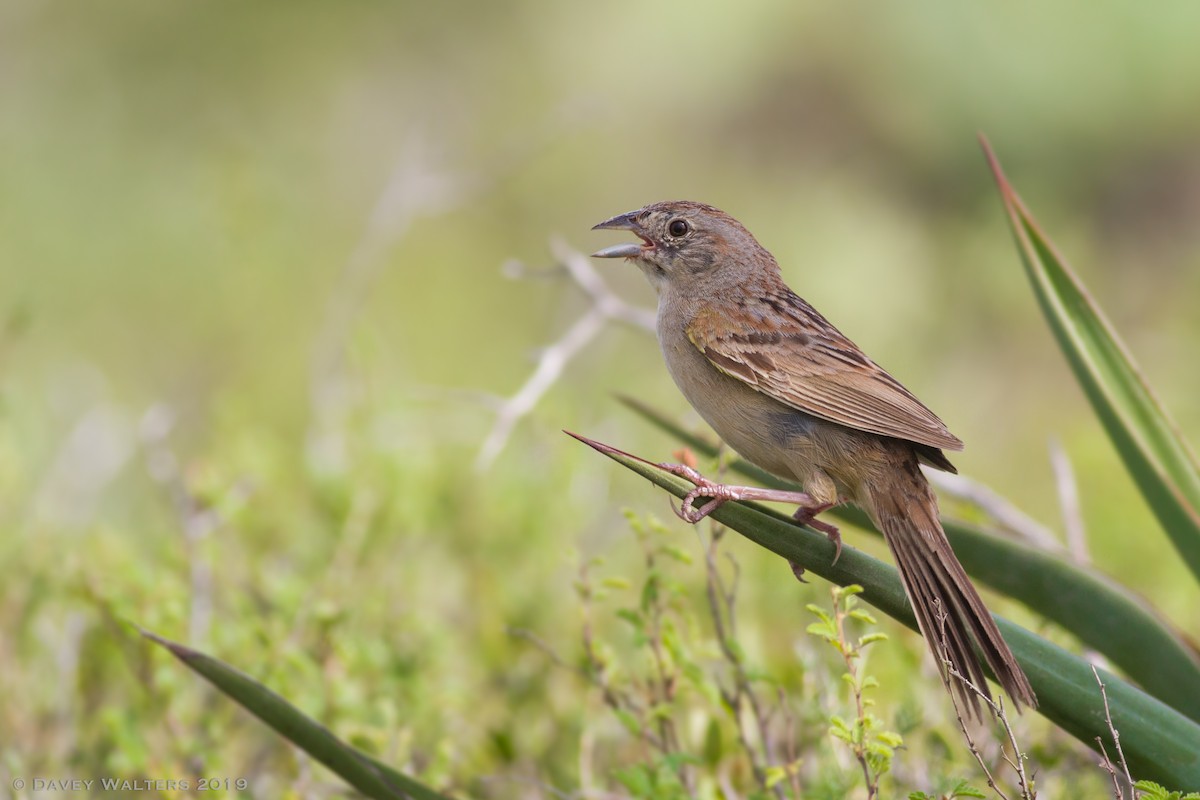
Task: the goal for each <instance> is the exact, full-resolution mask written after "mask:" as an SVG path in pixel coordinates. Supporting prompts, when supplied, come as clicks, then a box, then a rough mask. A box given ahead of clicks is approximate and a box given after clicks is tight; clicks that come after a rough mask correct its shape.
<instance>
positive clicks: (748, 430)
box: [658, 311, 820, 479]
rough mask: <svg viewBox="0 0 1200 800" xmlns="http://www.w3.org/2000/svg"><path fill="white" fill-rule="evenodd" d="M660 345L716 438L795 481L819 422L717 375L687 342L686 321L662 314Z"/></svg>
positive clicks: (673, 374)
mask: <svg viewBox="0 0 1200 800" xmlns="http://www.w3.org/2000/svg"><path fill="white" fill-rule="evenodd" d="M658 341H659V345H660V346H661V347H662V352H663V357H664V358H665V360H666V363H667V370H668V371H669V372H670V373H671V378H672V379H674V381H675V385H676V386H678V387H679V390H680V391H681V392H683V396H684V397H685V398H687V401H688V402H689V403H691V405H692V408H694V409H696V412H697V413H699V414H700V416H701V417H703V418H704V421H705V422H707V423H708V424H709V425H710V426H712V429H713V430H714V431H716V433H717V435H718V436H720V437H721V439H723V440H724V441H725V443H726V444H728V445H729V446H730V447H732V448H733V449H734V450H735V451H737V452H738V454H740V455H741V456H743V457H744V458H746V459H748V460H750V461H751V462H753V463H755V464H757V465H758V466H760V467H762V468H763V469H765V470H767V471H768V472H772V473H774V474H776V475H779V476H780V477H783V478H788V479H794V478H795V477H796V471H797V470H796V468H797V466H798V462H802V461H805V460H806V459H805V457H804V456H805V451H806V450H807V449H808V448H810V447H811V445H812V441H813V440H812V436H811V434H812V432H813V429H814V426H816V425H818V424H820V423H819V421H818V420H816V419H815V418H814V417H812V416H810V415H808V414H805V413H804V412H802V411H797V410H795V409H793V408H791V407H789V406H786V405H784V404H783V403H780V402H778V401H776V400H773V399H771V398H770V397H768V396H767V395H765V394H763V393H762V392H759V391H758V390H756V389H753V388H751V387H750V386H748V385H747V384H745V383H743V382H742V381H740V380H737V379H736V378H731V377H729V376H728V375H726V374H725V373H723V372H721V371H720V370H718V369H717V368H716V367H714V366H713V365H712V363H711V362H710V361H709V360H708V359H707V358H705V356H704V354H703V353H701V352H700V350H699V349H698V348H697V347H696V346H695V345H694V344H692V342H691V340H689V339H688V337H687V332H686V322H685V321H682V320H673V319H671V315H669V314H663V313H661V311H660V314H659V320H658Z"/></svg>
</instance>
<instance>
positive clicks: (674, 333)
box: [593, 201, 1037, 716]
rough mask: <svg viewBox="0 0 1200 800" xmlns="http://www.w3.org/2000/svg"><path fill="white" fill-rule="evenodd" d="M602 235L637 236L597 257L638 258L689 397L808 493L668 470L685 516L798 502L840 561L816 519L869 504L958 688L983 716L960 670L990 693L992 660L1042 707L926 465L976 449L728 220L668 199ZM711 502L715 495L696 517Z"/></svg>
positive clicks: (938, 657) (693, 518)
mask: <svg viewBox="0 0 1200 800" xmlns="http://www.w3.org/2000/svg"><path fill="white" fill-rule="evenodd" d="M596 229H606V230H607V229H615V230H624V231H629V232H631V233H633V234H634V235H635V236H636V237H637V238H638V239H639V241H637V242H629V243H623V244H618V245H613V246H611V247H607V248H605V249H603V250H600V251H599V252H597V253H594V254H593V256H594V257H596V258H624V259H627V260H629V261H632V262H633V263H634V264H635V265H636V266H637V267H638V268H639V269H640V270H641V271H642V273H643V274H644V275H645V276H646V278H647V279H648V280H649V281H650V284H651V285H652V286H653V287H654V289H655V291H656V292H657V294H658V314H657V333H658V342H659V345H660V346H661V348H662V352H663V356H664V358H665V360H666V364H667V369H668V371H669V372H670V373H671V377H672V378H673V379H674V381H675V384H676V385H677V386H678V387H679V389H680V391H681V392H683V395H684V397H686V398H687V400H688V402H689V403H691V405H692V407H693V408H695V409H696V411H697V412H698V413H699V414H700V416H701V417H703V418H704V420H705V421H706V422H707V423H708V424H709V425H710V426H712V428H713V430H715V431H716V432H717V434H718V435H719V436H720V437H721V438H722V439H723V440H724V441H725V442H726V443H727V444H728V445H729V446H730V447H732V448H733V449H734V450H735V451H737V452H738V453H739V454H741V455H742V456H743V457H745V458H746V459H747V460H749V461H751V462H753V463H754V464H757V465H758V466H760V467H762V468H763V469H765V470H767V471H768V472H771V473H773V474H775V475H778V476H780V477H782V478H785V479H788V480H792V481H795V482H797V483H799V484H800V485H801V486H802V487H803V489H804V491H803V492H788V491H780V490H775V489H763V488H758V487H752V486H729V485H724V484H718V483H714V482H712V481H710V480H708V479H707V478H704V477H703V476H702V475H700V474H699V473H698V472H696V470H695V469H693V468H691V467H689V466H685V465H680V464H670V465H663V466H665V467H667V468H668V469H670V470H671V471H673V472H675V473H676V474H679V475H682V476H683V477H685V478H687V479H688V480H689V481H691V482H692V483H693V484H694V485H695V487H696V488H695V489H694V490H693V491H692V492H691V493H689V495H688V496H687V498H686V499H685V502H684V505H683V508H682V509H680V510H679V511H678V512H677V513H679V514H680V516H682V517H683V518H684V519H685V520H687V521H689V522H693V523H694V522H698V521H699V520H700V519H703V518H704V517H705V516H707V515H708V514H709V513H711V512H712V511H713V510H714V509H716V508H717V507H718V506H720V505H721V504H722V503H725V502H727V501H730V500H767V501H776V502H786V503H794V504H796V505H797V506H798V510H797V512H796V515H795V518H796V519H797V520H798V521H799V522H800V523H801V524H806V525H809V526H810V527H813V528H815V529H817V530H820V531H823V532H824V533H825V534H826V535H828V536H829V537H830V539H831V540H833V541H834V543H835V545H836V550H835V556H834V560H835V561H836V560H837V555H838V554H840V552H841V536H840V534H839V532H838V530H837V528H836V527H834V526H832V525H830V524H828V523H825V522H823V521H822V520H819V519H816V515H817V514H819V513H821V512H822V511H825V510H827V509H829V508H831V507H833V506H834V505H837V504H841V503H852V504H854V505H857V506H859V507H861V508H862V509H863V510H865V511H866V512H867V514H868V515H869V516H870V517H871V519H872V520H873V521H874V523H875V525H876V526H877V527H878V528H879V530H880V531H882V533H883V537H884V540H885V541H886V542H887V545H888V547H889V549H890V550H891V552H892V554H893V557H894V558H895V560H896V566H897V568H898V569H899V572H900V578H901V581H902V582H903V584H904V589H905V591H906V593H907V595H908V599H909V602H910V603H911V604H912V607H913V611H914V615H915V616H916V619H917V623H918V627H919V628H920V630H921V634H922V635H923V636H924V637H925V640H926V642H927V643H928V644H929V646H930V649H931V650H932V652H933V655H934V659H935V661H936V662H937V666H938V671H939V673H940V675H941V678H942V681H943V683H945V685H946V687H947V688H948V689H949V690H950V691H952V692H954V693H955V695H956V696H957V697H958V698H959V699H960V700H961V701H962V702H963V704H964V705H965V706H967V707H969V708H971V709H972V710H973V711H974V713H975V715H976V716H978V715H979V704H978V699H977V698H976V696H975V695H974V694H973V693H972V692H970V691H968V690H967V688H966V687H965V686H963V685H962V683H961V681H953V682H952V681H951V675H950V669H953V670H954V671H956V672H957V673H958V674H959V675H961V676H964V677H966V678H967V679H969V680H970V681H971V682H972V683H973V684H974V685H975V686H976V687H978V688H979V689H980V690H981V691H982V692H983V693H984V695H985V696H987V697H988V698H989V699H990V697H991V695H990V692H989V690H988V687H987V681H986V680H985V675H984V671H983V666H982V665H983V664H986V665H987V667H988V668H990V669H991V671H992V674H993V675H995V677H996V680H997V681H998V682H999V684H1000V686H1001V687H1002V688H1003V689H1004V691H1005V692H1007V693H1008V695H1009V696H1010V697H1012V699H1013V700H1014V701H1015V702H1016V703H1017V706H1018V708H1019V707H1020V705H1021V704H1024V705H1027V706H1030V707H1036V705H1037V698H1036V697H1035V696H1034V693H1033V688H1032V687H1031V686H1030V685H1029V680H1028V679H1027V678H1026V676H1025V673H1024V672H1023V671H1022V670H1021V667H1020V665H1019V664H1018V663H1017V660H1016V658H1015V657H1014V656H1013V654H1012V651H1011V650H1010V649H1009V647H1008V645H1007V644H1006V643H1005V641H1004V638H1003V637H1002V636H1001V634H1000V631H999V629H998V628H997V627H996V623H995V621H994V620H993V619H992V616H991V614H990V613H989V612H988V610H987V608H986V607H985V606H984V603H983V600H982V599H981V598H980V597H979V593H978V592H977V591H976V590H975V587H974V586H972V584H971V582H970V580H969V579H968V578H967V574H966V572H965V571H964V570H963V568H962V565H961V564H960V563H959V561H958V559H957V558H956V557H955V555H954V551H953V550H952V549H951V548H950V542H949V541H948V540H947V539H946V534H945V532H944V531H943V530H942V525H941V522H940V520H939V516H938V503H937V498H936V496H935V495H934V493H933V490H932V489H931V487H930V486H929V483H928V481H927V480H926V479H925V476H924V475H923V474H922V472H921V470H920V465H921V464H925V465H928V466H930V467H933V468H935V469H940V470H945V471H948V472H956V470H955V468H954V465H953V464H951V463H950V461H949V460H948V459H947V458H946V456H945V454H944V453H943V451H944V450H954V451H957V450H962V448H963V443H962V442H961V441H960V440H959V439H958V438H957V437H956V436H954V435H953V434H952V433H950V431H949V429H947V427H946V425H945V423H943V422H942V420H941V419H939V418H938V417H937V415H936V414H934V413H933V412H932V411H930V410H929V409H928V408H927V407H926V406H925V405H924V404H923V403H922V402H921V401H920V400H918V399H917V398H916V397H915V396H914V395H913V394H912V393H911V392H910V391H908V390H907V389H906V388H904V386H902V385H901V384H900V382H899V381H897V380H896V379H895V378H893V377H892V376H891V375H889V374H888V373H887V372H886V371H885V370H884V369H883V368H882V367H880V366H879V365H878V364H876V363H875V362H874V361H872V360H871V359H870V358H868V357H867V356H866V355H865V354H864V353H863V351H862V350H860V349H859V348H858V346H857V345H855V344H854V343H853V342H852V341H850V339H848V338H847V337H846V336H845V335H843V334H842V333H841V332H840V331H839V330H838V329H837V328H835V327H834V326H833V325H832V324H830V323H829V321H828V320H826V319H825V317H823V316H821V314H820V313H818V312H817V310H816V309H814V308H813V307H812V306H811V305H809V304H808V303H807V302H805V301H804V299H802V298H801V297H800V296H799V295H797V294H796V293H795V292H794V291H792V290H791V289H790V288H789V287H788V286H787V284H786V283H784V281H783V276H782V274H781V273H780V269H779V264H778V263H777V262H776V260H775V257H774V256H772V255H771V253H769V252H768V251H767V250H766V249H765V248H764V247H763V246H762V245H760V244H759V243H758V241H757V240H756V239H755V238H754V236H753V235H752V234H751V233H750V232H749V231H748V230H746V228H745V227H743V226H742V224H741V223H739V222H738V221H737V220H736V219H734V218H733V217H731V216H729V215H728V214H726V213H725V212H723V211H720V210H718V209H716V208H713V207H712V206H709V205H704V204H702V203H694V202H688V201H669V202H661V203H654V204H652V205H648V206H646V207H644V208H640V209H638V210H636V211H630V212H628V213H626V214H619V215H617V216H615V217H612V218H611V219H607V220H605V221H604V222H601V223H600V224H598V225H596V226H594V228H593V230H596ZM701 498H706V499H707V501H706V502H705V503H704V504H703V505H702V506H701V507H699V508H697V507H696V506H695V502H696V501H697V500H699V499H701ZM972 641H973V642H974V644H975V645H976V646H977V647H978V648H979V653H980V654H981V656H982V663H981V661H980V659H979V658H978V657H977V656H976V654H975V651H974V650H973V649H972ZM943 656H944V657H945V660H944V659H943ZM947 662H948V665H949V668H950V669H948V666H947Z"/></svg>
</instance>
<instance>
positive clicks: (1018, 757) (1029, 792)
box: [935, 601, 1037, 800]
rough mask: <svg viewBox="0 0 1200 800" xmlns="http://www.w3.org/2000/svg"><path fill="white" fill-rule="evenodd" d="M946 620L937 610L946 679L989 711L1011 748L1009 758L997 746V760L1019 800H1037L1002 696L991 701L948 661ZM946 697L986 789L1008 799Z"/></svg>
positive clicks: (960, 715)
mask: <svg viewBox="0 0 1200 800" xmlns="http://www.w3.org/2000/svg"><path fill="white" fill-rule="evenodd" d="M935 602H936V601H935ZM947 618H948V615H947V614H946V612H945V611H941V610H939V611H938V612H937V620H938V625H939V627H940V629H941V636H940V638H941V648H940V653H939V656H940V658H941V659H942V664H943V665H945V668H946V670H947V672H948V673H949V675H950V677H951V678H952V679H954V680H956V681H958V682H959V683H960V684H962V685H963V686H964V687H966V688H967V689H968V690H970V691H971V693H972V694H974V695H975V696H976V697H978V698H979V699H980V700H982V701H983V702H984V703H985V704H986V705H987V706H988V708H990V709H991V710H992V715H993V716H994V717H995V718H996V719H997V720H999V722H1000V724H1001V725H1002V726H1003V727H1004V732H1005V734H1006V735H1007V737H1008V743H1009V746H1010V747H1012V752H1013V755H1012V756H1011V757H1010V756H1009V755H1008V753H1006V752H1005V751H1004V748H1003V746H1001V749H1000V753H1001V756H1002V757H1003V758H1004V760H1005V762H1007V763H1008V765H1009V766H1010V767H1012V769H1013V771H1014V772H1016V774H1017V787H1018V788H1019V789H1020V792H1021V798H1022V800H1037V792H1036V791H1034V789H1033V785H1032V782H1031V780H1030V779H1029V777H1028V776H1027V775H1026V774H1025V755H1024V754H1023V753H1022V752H1021V747H1020V745H1018V744H1017V735H1016V733H1015V732H1014V731H1013V728H1012V724H1011V723H1010V722H1009V720H1008V712H1007V711H1005V709H1004V697H1003V696H1002V695H1001V696H997V698H996V699H995V700H993V699H992V698H991V697H989V696H988V695H987V694H986V693H985V692H984V691H983V690H982V689H980V688H979V687H978V686H976V685H975V684H974V682H972V681H971V679H970V678H968V677H966V676H965V675H963V674H962V673H961V672H959V671H958V670H957V669H955V668H954V664H953V663H952V662H951V660H950V644H949V641H948V639H947V638H946V633H945V626H946V620H947ZM949 694H950V701H951V703H953V705H954V715H955V717H957V719H958V729H959V730H960V731H961V732H962V735H963V739H964V740H966V743H967V748H968V749H969V750H970V751H971V755H972V756H974V758H975V761H976V763H978V764H979V767H980V768H981V769H982V770H983V774H984V776H985V777H986V778H987V782H988V786H989V787H990V788H991V789H992V791H994V792H995V793H996V794H997V795H998V796H999V797H1000V798H1001V800H1008V795H1006V794H1005V793H1004V790H1003V789H1001V788H1000V786H999V784H998V783H997V782H996V777H995V775H993V774H992V771H991V770H990V769H989V768H988V765H987V762H986V761H985V760H984V758H983V755H982V754H981V753H980V752H979V748H978V747H977V746H976V744H975V740H974V739H973V738H972V736H971V733H970V731H969V730H968V729H967V722H966V719H965V718H964V717H963V712H962V709H961V708H959V705H958V698H957V696H956V695H955V693H954V692H950V693H949Z"/></svg>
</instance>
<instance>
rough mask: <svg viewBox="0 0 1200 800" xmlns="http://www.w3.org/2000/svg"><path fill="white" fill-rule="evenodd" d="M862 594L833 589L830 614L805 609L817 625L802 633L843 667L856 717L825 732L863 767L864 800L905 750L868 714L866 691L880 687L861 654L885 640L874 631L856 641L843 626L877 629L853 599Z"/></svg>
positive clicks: (870, 701)
mask: <svg viewBox="0 0 1200 800" xmlns="http://www.w3.org/2000/svg"><path fill="white" fill-rule="evenodd" d="M862 590H863V588H862V587H861V586H859V585H858V584H850V585H849V586H844V587H843V586H834V587H833V588H832V589H831V594H832V596H833V611H832V613H830V612H827V611H825V609H823V608H821V607H820V606H818V605H816V604H813V603H810V604H809V605H808V606H807V608H808V610H809V611H811V612H812V613H813V614H816V615H817V617H818V618H819V619H820V620H821V621H820V622H814V623H812V624H811V625H809V626H808V628H807V631H808V633H810V634H812V635H813V636H816V637H817V638H819V639H823V640H824V641H825V642H826V643H827V644H829V646H831V647H832V648H833V649H834V650H836V651H837V652H838V653H839V654H840V655H841V656H842V659H843V660H844V661H845V664H846V671H845V673H843V674H842V680H843V682H844V683H846V684H847V686H848V687H849V690H850V696H851V699H852V700H853V702H854V711H855V716H854V719H853V720H851V721H850V722H846V720H844V719H843V718H842V717H840V716H837V715H834V716H832V717H831V718H830V722H831V723H832V727H831V728H830V729H829V732H830V735H832V736H833V737H834V738H835V739H839V740H841V741H843V742H845V743H846V744H847V745H848V746H849V748H850V752H851V753H853V754H854V758H855V759H857V761H858V763H859V764H860V765H861V767H862V772H863V781H864V782H865V783H866V787H867V796H868V797H876V796H877V795H878V794H879V781H880V779H881V778H883V776H885V775H887V773H888V771H889V770H891V768H892V759H893V758H895V756H896V750H897V749H898V748H900V747H902V746H903V745H904V740H903V738H901V736H900V734H898V733H896V732H894V731H890V730H887V729H886V728H885V727H884V724H883V720H881V719H879V717H877V716H876V715H875V714H874V713H872V712H871V708H872V707H873V706H874V705H875V700H874V698H873V697H871V696H869V695H868V692H869V691H870V690H872V689H875V688H877V687H878V686H879V681H878V680H876V679H875V678H874V677H873V676H871V675H869V674H868V673H867V672H866V671H865V669H864V664H865V662H864V651H865V650H866V648H868V647H869V646H871V645H872V644H875V643H876V642H882V641H886V640H887V635H886V634H883V633H880V632H879V631H869V632H867V633H864V634H863V635H861V636H858V637H857V638H851V637H850V635H849V634H848V631H847V623H848V622H850V621H854V622H857V623H859V624H860V625H861V626H863V627H864V628H870V627H874V626H875V625H877V624H878V623H877V622H876V620H875V618H874V617H873V616H871V614H869V613H868V612H867V611H865V610H864V609H862V608H859V607H858V599H857V597H856V595H859V594H862Z"/></svg>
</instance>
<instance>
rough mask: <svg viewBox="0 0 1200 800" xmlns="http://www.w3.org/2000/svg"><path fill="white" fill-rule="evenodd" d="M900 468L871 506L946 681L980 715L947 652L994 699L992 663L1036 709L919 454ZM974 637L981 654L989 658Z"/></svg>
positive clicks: (1003, 681)
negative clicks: (962, 559) (950, 534)
mask: <svg viewBox="0 0 1200 800" xmlns="http://www.w3.org/2000/svg"><path fill="white" fill-rule="evenodd" d="M896 474H897V480H895V481H888V482H887V483H886V484H884V485H883V486H880V487H879V488H877V489H875V490H874V491H872V494H871V505H872V506H873V507H872V508H871V509H870V511H871V512H872V516H873V517H874V518H875V522H876V524H877V525H878V526H879V529H880V530H881V531H883V537H884V540H885V541H886V542H887V544H888V547H889V548H890V549H891V551H892V554H893V555H894V556H895V558H896V566H897V567H898V568H899V570H900V578H901V580H902V581H903V583H904V589H905V591H906V592H907V593H908V597H909V601H910V602H911V603H912V607H913V612H914V614H915V615H916V618H917V625H918V627H919V628H920V629H921V634H922V635H923V636H924V637H925V640H926V642H927V643H928V644H929V647H930V649H931V650H932V651H933V654H934V658H935V659H936V661H937V665H938V671H939V672H940V673H941V676H942V681H943V682H944V683H945V684H946V686H947V688H948V689H950V691H952V692H953V693H954V694H955V695H956V696H957V697H958V699H959V700H960V701H961V704H962V705H964V706H966V707H967V708H969V709H971V712H972V713H973V714H974V715H975V716H976V717H978V716H979V715H980V710H979V698H978V697H977V696H976V695H975V693H974V692H972V691H970V690H969V689H968V688H967V687H965V686H963V685H962V682H961V681H958V680H955V679H953V678H952V677H951V675H950V674H949V671H948V669H947V665H946V664H945V663H944V662H943V653H944V655H945V658H946V660H948V661H949V666H950V667H952V668H953V669H954V670H955V671H956V672H958V673H959V674H960V675H962V676H964V677H965V678H967V679H969V680H970V681H971V683H973V684H975V686H977V687H978V688H979V689H980V691H981V692H983V694H984V695H985V696H986V697H988V698H989V699H990V698H991V693H990V691H989V690H988V685H987V680H986V679H985V673H984V671H983V664H986V665H987V667H988V668H989V669H990V670H991V672H992V674H993V675H994V676H995V677H996V680H997V682H998V683H999V684H1000V686H1001V687H1002V688H1003V689H1004V691H1005V692H1007V693H1008V695H1009V696H1010V697H1011V698H1012V699H1013V701H1014V702H1015V703H1016V704H1017V706H1018V708H1019V707H1020V705H1021V704H1025V705H1028V706H1030V707H1036V706H1037V697H1036V696H1035V695H1034V693H1033V688H1032V687H1031V686H1030V685H1029V679H1028V678H1026V677H1025V673H1024V671H1022V669H1021V666H1020V665H1019V664H1018V663H1017V659H1016V657H1015V656H1014V655H1013V654H1012V651H1011V650H1010V649H1009V648H1008V645H1007V644H1006V643H1005V641H1004V637H1003V636H1001V635H1000V629H999V628H997V627H996V622H995V620H993V619H992V615H991V614H990V613H989V612H988V610H987V607H986V606H985V605H984V604H983V600H982V599H981V598H980V597H979V593H978V592H977V591H975V587H974V586H973V585H972V584H971V581H970V579H969V578H968V577H967V573H966V572H965V571H964V570H963V568H962V565H961V564H960V563H959V562H958V559H957V558H956V557H955V555H954V551H953V550H951V549H950V542H949V541H948V540H947V539H946V534H945V532H944V531H943V530H942V525H941V522H940V521H939V520H938V509H937V498H936V497H934V494H933V491H932V490H931V489H930V488H929V484H928V483H927V482H926V481H925V477H924V476H923V475H921V473H920V471H919V469H918V468H917V465H916V460H915V459H912V460H911V461H910V462H909V463H907V464H906V465H905V468H904V469H902V470H897V471H896ZM972 641H974V643H975V645H977V646H978V648H979V652H980V653H981V654H982V657H983V662H982V663H981V662H980V659H979V658H977V657H976V654H975V651H974V650H973V649H972V646H971V644H972ZM943 643H944V647H943Z"/></svg>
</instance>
